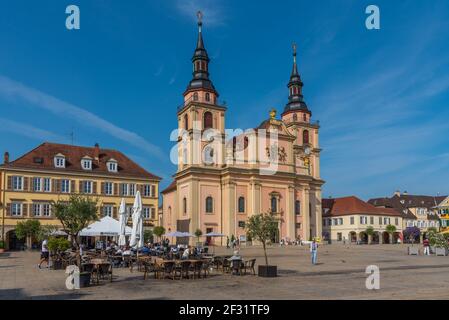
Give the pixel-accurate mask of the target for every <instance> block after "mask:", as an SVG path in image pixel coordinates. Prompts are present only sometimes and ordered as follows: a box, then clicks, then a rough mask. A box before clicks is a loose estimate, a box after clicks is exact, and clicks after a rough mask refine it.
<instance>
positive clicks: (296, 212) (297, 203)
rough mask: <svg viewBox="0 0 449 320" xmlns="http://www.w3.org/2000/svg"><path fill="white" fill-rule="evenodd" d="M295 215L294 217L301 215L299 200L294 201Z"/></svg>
mask: <svg viewBox="0 0 449 320" xmlns="http://www.w3.org/2000/svg"><path fill="white" fill-rule="evenodd" d="M295 214H296V215H300V214H301V202H300V201H299V200H296V201H295Z"/></svg>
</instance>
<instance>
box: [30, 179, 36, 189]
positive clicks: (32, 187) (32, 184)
mask: <svg viewBox="0 0 449 320" xmlns="http://www.w3.org/2000/svg"><path fill="white" fill-rule="evenodd" d="M34 179H36V177H33V178H31V191H34Z"/></svg>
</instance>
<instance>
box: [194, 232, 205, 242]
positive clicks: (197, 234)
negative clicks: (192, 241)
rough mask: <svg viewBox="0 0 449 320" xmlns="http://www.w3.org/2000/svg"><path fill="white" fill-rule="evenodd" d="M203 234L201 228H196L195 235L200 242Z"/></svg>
mask: <svg viewBox="0 0 449 320" xmlns="http://www.w3.org/2000/svg"><path fill="white" fill-rule="evenodd" d="M202 235H203V231H201V229H196V231H195V236H196V237H197V238H198V242H199V241H200V237H201V236H202Z"/></svg>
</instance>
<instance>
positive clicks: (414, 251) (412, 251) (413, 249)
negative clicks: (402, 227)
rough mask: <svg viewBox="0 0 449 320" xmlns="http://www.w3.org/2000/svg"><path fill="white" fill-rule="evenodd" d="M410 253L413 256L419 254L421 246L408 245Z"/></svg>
mask: <svg viewBox="0 0 449 320" xmlns="http://www.w3.org/2000/svg"><path fill="white" fill-rule="evenodd" d="M408 254H409V255H411V256H417V255H419V248H418V247H408Z"/></svg>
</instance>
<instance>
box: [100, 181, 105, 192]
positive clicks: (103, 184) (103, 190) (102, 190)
mask: <svg viewBox="0 0 449 320" xmlns="http://www.w3.org/2000/svg"><path fill="white" fill-rule="evenodd" d="M105 185H106V184H105V183H104V182H102V183H101V191H100V193H101V194H106V189H105Z"/></svg>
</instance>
